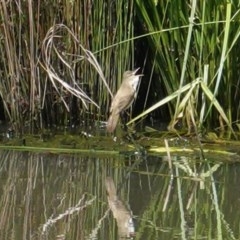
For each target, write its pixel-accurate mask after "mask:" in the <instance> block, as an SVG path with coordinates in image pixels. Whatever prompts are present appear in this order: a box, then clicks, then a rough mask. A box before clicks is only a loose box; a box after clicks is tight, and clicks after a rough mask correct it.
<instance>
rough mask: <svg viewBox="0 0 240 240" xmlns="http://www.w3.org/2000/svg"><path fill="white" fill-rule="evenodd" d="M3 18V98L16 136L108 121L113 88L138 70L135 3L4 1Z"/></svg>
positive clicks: (0, 88)
mask: <svg viewBox="0 0 240 240" xmlns="http://www.w3.org/2000/svg"><path fill="white" fill-rule="evenodd" d="M0 14H1V18H0V23H1V30H0V31H1V37H0V40H1V41H0V50H1V52H0V68H1V71H0V77H1V81H0V96H1V99H2V101H3V105H4V114H5V116H6V118H7V120H9V121H10V122H11V123H12V127H13V128H14V129H15V130H16V131H19V132H20V133H23V132H24V131H30V132H33V130H34V129H41V128H44V127H46V126H55V125H64V126H66V125H67V124H71V125H75V124H81V123H85V122H86V119H88V120H89V121H95V120H98V119H105V118H106V114H107V111H108V106H109V102H110V99H111V91H110V90H109V89H108V88H107V87H106V86H107V85H109V87H110V89H113V91H115V90H116V88H117V86H118V85H119V81H120V80H121V75H122V72H123V71H124V70H125V69H128V68H132V67H133V64H134V43H133V32H134V24H133V21H134V9H133V0H130V1H126V0H117V1H103V0H99V1H94V2H93V1H85V0H75V1H56V0H54V1H47V0H37V1H32V0H28V1H19V2H16V1H1V2H0ZM104 76H105V77H104ZM105 79H106V81H105V82H104V80H105ZM102 80H103V81H102ZM107 89H108V90H107ZM26 127H27V128H26Z"/></svg>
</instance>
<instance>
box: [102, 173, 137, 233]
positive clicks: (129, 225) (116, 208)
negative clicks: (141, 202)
mask: <svg viewBox="0 0 240 240" xmlns="http://www.w3.org/2000/svg"><path fill="white" fill-rule="evenodd" d="M106 189H107V193H108V205H109V207H110V209H111V210H112V213H113V216H114V218H115V219H116V221H117V226H118V235H119V236H121V237H131V236H134V235H135V229H134V224H133V219H132V214H131V212H130V211H129V210H128V209H127V208H126V207H125V206H124V204H123V202H122V201H121V200H120V199H119V198H118V196H117V190H116V187H115V185H114V182H113V180H112V178H111V177H107V178H106Z"/></svg>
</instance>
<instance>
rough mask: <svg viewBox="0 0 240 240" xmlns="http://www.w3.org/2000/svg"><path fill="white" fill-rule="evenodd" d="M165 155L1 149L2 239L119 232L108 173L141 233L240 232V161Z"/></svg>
mask: <svg viewBox="0 0 240 240" xmlns="http://www.w3.org/2000/svg"><path fill="white" fill-rule="evenodd" d="M165 159H166V158H165V157H163V158H160V157H159V158H158V157H154V158H153V157H148V158H141V157H138V156H131V157H124V156H119V157H118V158H112V157H109V158H96V157H84V156H81V155H78V154H75V155H73V154H72V155H71V154H62V155H57V154H51V153H30V152H14V151H1V152H0V239H2V240H5V239H6V240H7V239H17V240H18V239H24V240H25V239H26V240H28V239H31V240H32V239H59V240H60V239H69V240H75V239H76V240H77V239H78V240H79V239H106V240H107V239H118V232H117V231H118V230H117V225H116V221H115V219H114V218H113V214H112V213H111V211H109V210H108V209H109V207H108V203H107V195H106V188H105V180H106V178H107V176H111V177H112V178H113V180H114V182H115V184H116V186H117V188H118V189H119V197H120V198H121V199H122V201H123V202H124V203H125V204H126V205H127V206H130V207H131V210H132V213H133V219H134V222H135V230H136V236H135V239H151V240H152V239H224V240H225V239H239V238H240V224H239V223H240V214H239V209H240V187H239V186H240V178H239V176H240V165H239V164H238V163H234V164H233V163H232V164H221V163H219V162H216V161H211V162H209V163H207V162H206V163H204V164H200V163H199V162H196V160H192V159H190V158H187V157H184V156H175V157H173V158H172V163H173V167H172V171H170V169H169V165H168V162H167V161H166V160H165ZM209 160H211V159H209ZM220 160H221V159H220ZM196 173H199V174H200V176H199V175H198V176H197V175H196ZM200 180H202V181H200Z"/></svg>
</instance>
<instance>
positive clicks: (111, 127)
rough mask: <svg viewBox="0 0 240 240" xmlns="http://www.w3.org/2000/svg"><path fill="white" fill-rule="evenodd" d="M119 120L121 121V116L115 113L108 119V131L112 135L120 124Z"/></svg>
mask: <svg viewBox="0 0 240 240" xmlns="http://www.w3.org/2000/svg"><path fill="white" fill-rule="evenodd" d="M118 119H119V114H114V113H112V114H111V115H110V117H109V118H108V122H107V131H108V132H109V133H112V132H113V131H114V130H115V128H116V126H117V123H118Z"/></svg>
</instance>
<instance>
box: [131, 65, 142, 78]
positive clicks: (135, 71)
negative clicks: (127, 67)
mask: <svg viewBox="0 0 240 240" xmlns="http://www.w3.org/2000/svg"><path fill="white" fill-rule="evenodd" d="M139 69H140V67H139V68H137V69H135V70H134V71H133V75H135V74H136V73H137V71H138V70H139ZM136 76H143V74H137V75H136Z"/></svg>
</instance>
